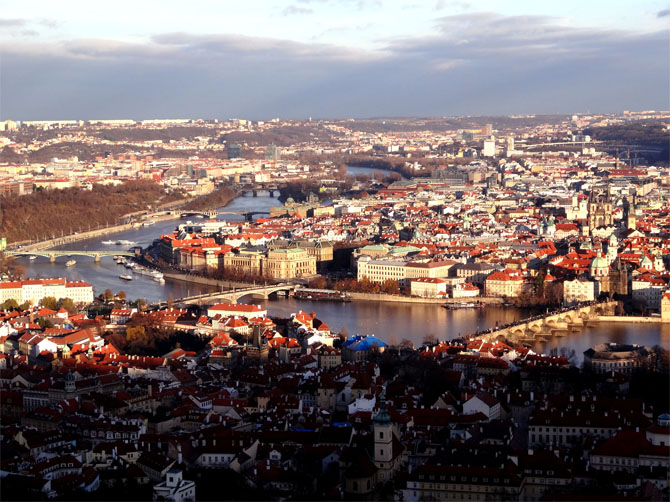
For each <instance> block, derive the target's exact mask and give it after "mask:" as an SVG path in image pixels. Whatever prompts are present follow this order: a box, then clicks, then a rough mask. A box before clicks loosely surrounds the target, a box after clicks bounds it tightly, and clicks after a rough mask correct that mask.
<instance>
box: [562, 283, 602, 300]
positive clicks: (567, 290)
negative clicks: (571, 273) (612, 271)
mask: <svg viewBox="0 0 670 502" xmlns="http://www.w3.org/2000/svg"><path fill="white" fill-rule="evenodd" d="M595 297H596V283H595V282H593V281H582V280H579V279H574V280H572V281H565V282H564V283H563V303H564V304H565V305H572V304H574V303H579V302H592V301H593V300H595Z"/></svg>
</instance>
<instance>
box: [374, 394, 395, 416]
mask: <svg viewBox="0 0 670 502" xmlns="http://www.w3.org/2000/svg"><path fill="white" fill-rule="evenodd" d="M374 422H375V423H376V424H388V423H390V422H391V416H390V415H389V413H388V410H387V409H386V389H384V390H382V392H381V394H379V411H378V412H377V414H376V415H375V418H374Z"/></svg>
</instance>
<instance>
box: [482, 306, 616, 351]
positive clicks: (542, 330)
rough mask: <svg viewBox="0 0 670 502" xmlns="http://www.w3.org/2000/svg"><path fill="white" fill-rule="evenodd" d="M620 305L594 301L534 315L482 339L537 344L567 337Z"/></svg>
mask: <svg viewBox="0 0 670 502" xmlns="http://www.w3.org/2000/svg"><path fill="white" fill-rule="evenodd" d="M618 304H619V302H616V301H607V302H600V303H593V304H589V305H585V306H580V307H575V308H571V309H565V310H561V311H560V312H552V313H550V314H548V315H540V316H535V317H531V318H529V319H524V320H522V321H519V322H516V323H513V324H511V325H506V326H501V327H498V328H494V329H492V330H491V331H490V332H488V333H485V334H484V335H483V336H480V337H479V338H483V339H484V340H486V341H490V342H493V341H496V340H507V341H509V342H512V343H514V342H516V343H534V342H536V341H541V340H542V339H543V338H545V337H549V336H564V335H567V334H568V333H570V332H572V331H580V330H581V329H582V328H584V326H585V325H586V323H587V322H588V321H589V320H590V319H595V318H596V317H598V316H601V315H612V314H614V313H615V312H616V309H617V305H618Z"/></svg>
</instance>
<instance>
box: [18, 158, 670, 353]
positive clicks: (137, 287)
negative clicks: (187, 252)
mask: <svg viewBox="0 0 670 502" xmlns="http://www.w3.org/2000/svg"><path fill="white" fill-rule="evenodd" d="M350 169H351V171H354V170H355V171H354V174H360V173H361V172H363V171H364V170H368V168H350ZM382 172H383V170H382ZM279 204H280V203H279V202H278V200H277V198H276V197H270V196H269V194H268V193H267V192H260V193H259V194H258V197H252V196H251V194H245V195H243V196H240V197H238V198H236V199H235V200H234V201H232V202H231V203H230V204H229V205H228V206H226V208H225V209H226V210H229V211H248V210H254V211H266V210H267V211H269V208H270V207H272V206H276V205H279ZM219 217H220V218H222V219H227V220H230V221H240V220H241V219H242V217H241V216H238V215H220V216H219ZM180 222H181V220H169V221H163V222H158V223H156V224H155V225H152V226H150V227H140V228H138V229H134V230H127V231H124V232H117V233H115V234H109V235H108V236H105V237H98V238H95V239H89V240H84V241H79V242H76V243H72V244H68V245H65V246H61V247H60V248H59V249H63V250H67V249H70V250H104V251H109V250H114V249H119V250H120V246H115V245H111V246H110V245H104V244H102V241H103V240H113V241H117V240H129V241H133V242H135V243H136V245H138V246H142V247H146V246H148V245H149V244H151V243H152V241H153V240H154V239H157V238H158V237H160V235H161V234H165V233H171V232H172V230H173V229H174V227H175V226H176V225H178V224H179V223H180ZM74 259H75V260H76V261H77V264H76V265H75V266H73V267H65V262H66V261H67V260H68V258H67V257H61V258H58V259H57V260H56V262H55V263H49V260H47V259H46V258H42V257H38V258H37V259H36V260H29V259H28V258H27V257H24V258H17V260H18V261H19V262H20V263H21V264H22V265H24V266H25V267H26V273H27V275H28V276H29V277H42V278H45V277H67V278H68V280H82V281H86V282H88V283H90V284H92V285H93V288H94V292H95V294H96V295H97V294H100V293H102V292H103V291H105V289H111V290H112V291H113V292H115V293H116V292H118V291H121V290H123V291H124V292H125V293H126V295H127V297H128V298H131V299H135V298H143V299H145V300H147V301H148V302H153V301H157V300H165V299H167V298H168V295H169V294H170V293H172V295H173V297H174V298H181V297H184V296H188V295H193V294H199V293H206V292H213V291H215V290H216V288H215V287H212V286H206V285H200V284H195V283H188V282H181V281H174V280H171V279H166V282H165V285H160V284H159V283H157V282H155V281H153V280H152V279H150V278H148V277H146V276H142V275H138V274H135V275H134V279H133V280H132V281H130V282H127V281H124V280H123V279H120V278H119V274H121V273H125V272H126V269H124V268H123V267H121V266H119V265H116V264H115V263H114V261H113V260H112V258H111V257H103V258H102V259H101V261H100V262H99V263H94V262H93V259H92V258H90V257H85V256H76V257H74ZM245 300H248V301H251V300H250V299H247V298H245V299H243V301H245ZM260 303H263V304H265V305H266V306H267V308H268V312H269V314H270V315H272V316H280V317H287V316H289V315H290V314H291V313H294V312H298V311H299V310H302V311H304V312H316V313H317V315H318V317H319V318H320V319H321V320H323V321H324V322H326V324H328V326H329V327H330V328H331V330H333V331H341V330H343V329H344V328H346V331H348V333H349V334H356V333H362V334H365V333H373V334H375V335H377V336H379V337H380V338H381V339H382V340H385V341H387V342H391V343H395V342H400V341H402V340H403V339H408V340H410V341H412V342H413V343H414V344H415V345H420V344H421V343H422V342H423V341H424V338H425V337H426V336H427V335H430V336H431V337H434V338H436V339H440V340H448V339H451V338H456V337H458V336H461V335H463V336H465V335H467V334H469V333H473V332H476V331H478V330H487V329H490V328H492V327H495V326H496V323H497V324H507V323H510V322H512V321H516V320H520V319H523V318H524V317H528V316H530V315H533V314H534V312H531V311H528V310H525V309H516V308H503V307H487V308H485V309H463V310H446V309H443V308H441V307H440V306H439V305H434V304H402V303H382V302H351V303H331V302H317V301H309V300H300V301H298V300H294V299H292V298H277V299H271V300H267V301H263V302H260ZM608 341H612V342H618V343H638V344H641V345H647V346H653V345H664V346H668V345H670V325H668V324H666V325H663V326H661V325H660V324H624V323H616V324H598V325H594V326H592V327H587V328H586V329H585V330H583V332H582V333H581V334H577V333H573V334H571V335H568V336H564V337H555V338H552V339H550V340H549V341H548V342H546V343H538V344H537V345H536V346H535V347H534V349H535V350H536V351H538V352H550V351H552V350H554V351H555V352H556V353H561V352H562V351H563V352H569V351H571V350H574V352H575V353H576V357H575V362H576V363H581V361H582V353H583V352H584V350H586V349H588V348H589V347H591V346H593V345H596V344H598V343H603V342H608Z"/></svg>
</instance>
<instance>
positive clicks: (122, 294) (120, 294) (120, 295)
mask: <svg viewBox="0 0 670 502" xmlns="http://www.w3.org/2000/svg"><path fill="white" fill-rule="evenodd" d="M116 297H117V298H118V299H119V300H125V299H126V292H125V291H119V292H118V293H116Z"/></svg>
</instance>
